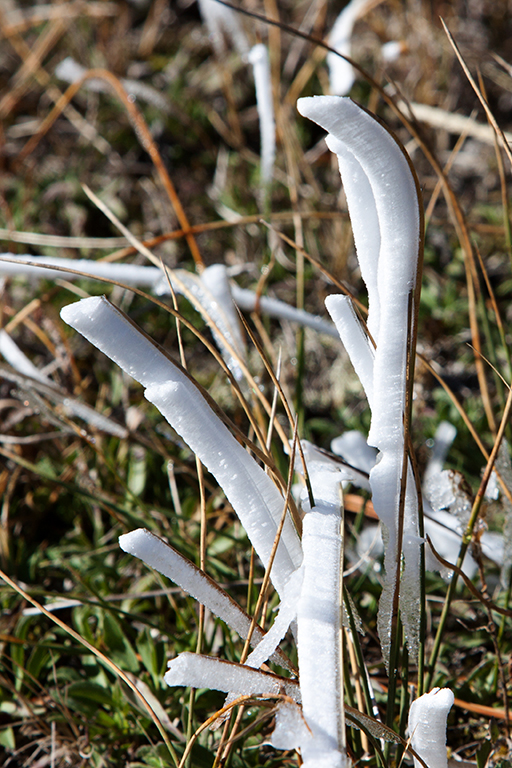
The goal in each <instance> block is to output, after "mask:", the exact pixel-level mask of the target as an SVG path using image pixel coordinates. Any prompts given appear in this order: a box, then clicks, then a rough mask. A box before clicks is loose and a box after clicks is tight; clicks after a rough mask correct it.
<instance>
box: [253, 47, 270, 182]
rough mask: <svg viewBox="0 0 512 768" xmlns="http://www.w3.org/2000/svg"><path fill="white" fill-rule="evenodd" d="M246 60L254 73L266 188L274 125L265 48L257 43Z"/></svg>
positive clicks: (262, 172)
mask: <svg viewBox="0 0 512 768" xmlns="http://www.w3.org/2000/svg"><path fill="white" fill-rule="evenodd" d="M248 58H249V62H250V63H251V64H252V68H253V73H254V84H255V86H256V106H257V109H258V118H259V121H260V140H261V183H262V184H263V185H264V186H266V185H267V184H270V182H271V181H272V173H273V169H274V160H275V157H276V124H275V120H274V102H273V97H272V79H271V77H270V62H269V60H268V51H267V47H266V46H265V45H263V43H258V44H257V45H255V46H254V48H251V50H250V51H249V57H248Z"/></svg>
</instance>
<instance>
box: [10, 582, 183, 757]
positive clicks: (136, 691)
mask: <svg viewBox="0 0 512 768" xmlns="http://www.w3.org/2000/svg"><path fill="white" fill-rule="evenodd" d="M0 579H3V581H5V583H6V584H8V585H9V586H10V587H11V589H13V590H14V591H15V592H17V593H18V594H19V595H21V597H23V598H24V600H26V601H27V602H28V603H31V605H33V606H34V607H35V608H37V609H38V610H39V611H41V613H42V614H44V615H45V616H46V618H47V619H50V621H52V622H53V623H54V624H56V625H57V626H58V627H60V628H61V629H63V630H64V632H66V633H67V634H68V635H69V636H70V637H72V638H73V639H74V640H76V641H77V642H78V643H80V644H81V645H83V646H84V647H85V648H87V650H88V651H90V652H91V653H92V654H93V656H95V657H96V658H97V659H98V661H99V662H100V663H101V664H103V665H104V666H106V667H108V668H109V669H110V670H111V671H112V672H113V673H114V674H115V675H116V676H117V677H119V679H120V680H122V681H123V682H124V683H126V685H127V686H128V688H130V689H131V691H132V693H133V694H134V696H135V697H136V698H137V699H138V700H139V701H140V703H141V704H142V706H143V707H144V708H145V709H146V711H147V712H148V715H149V716H150V718H151V720H152V721H153V722H154V724H155V725H156V727H157V728H158V732H159V733H160V736H161V738H162V741H163V742H164V744H165V745H166V747H167V749H168V750H169V754H170V755H171V757H172V759H173V761H174V764H175V765H178V759H177V755H176V752H175V750H174V747H173V746H172V744H171V742H170V741H169V737H168V736H167V733H166V732H165V729H164V727H163V726H162V723H161V722H160V720H159V719H158V717H157V716H156V714H155V712H154V710H153V709H152V707H151V705H150V704H149V702H148V701H147V700H146V699H145V697H144V695H143V694H142V693H141V692H140V691H139V689H138V688H137V686H136V685H135V684H134V683H133V682H132V681H131V680H130V678H129V677H128V676H127V675H126V674H125V673H124V672H123V670H122V669H120V668H119V667H118V666H117V664H114V662H113V661H112V660H111V659H109V658H108V656H106V655H105V654H104V653H102V652H101V651H99V650H98V649H97V648H95V647H94V645H91V643H89V641H88V640H86V639H85V638H83V637H82V636H81V635H80V634H79V633H78V632H76V631H75V630H74V629H73V628H72V627H69V626H68V625H67V624H65V622H63V621H61V620H60V619H59V618H58V617H57V616H55V615H54V614H53V613H51V612H50V611H47V610H46V608H45V607H44V605H41V603H38V601H37V600H35V599H34V598H33V597H31V595H29V594H28V592H26V591H25V590H24V589H22V587H20V586H19V584H16V582H15V581H13V580H12V579H11V578H10V577H9V576H7V574H6V573H4V572H3V571H1V570H0Z"/></svg>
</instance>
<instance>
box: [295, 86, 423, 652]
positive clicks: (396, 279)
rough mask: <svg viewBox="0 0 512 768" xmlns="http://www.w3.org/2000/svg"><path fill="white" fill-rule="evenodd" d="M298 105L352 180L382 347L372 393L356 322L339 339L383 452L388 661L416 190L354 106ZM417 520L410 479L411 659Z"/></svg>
mask: <svg viewBox="0 0 512 768" xmlns="http://www.w3.org/2000/svg"><path fill="white" fill-rule="evenodd" d="M297 106H298V109H299V112H300V113H301V114H302V115H304V116H305V117H309V118H310V119H311V120H313V121H314V122H316V123H318V124H319V125H321V126H322V127H323V128H325V130H327V131H329V136H328V137H327V145H328V146H329V148H330V149H331V150H332V151H333V152H335V153H336V154H337V155H338V159H339V164H340V171H341V173H342V176H343V174H344V173H345V174H346V175H347V182H348V183H347V186H346V193H347V202H348V207H349V211H350V215H351V217H353V219H354V225H355V226H354V236H355V238H356V246H357V254H358V258H359V260H360V263H361V271H362V273H363V277H364V279H365V281H366V282H367V284H368V290H369V296H370V301H369V317H368V327H369V329H370V332H371V334H372V337H373V340H374V342H375V344H376V350H375V355H374V358H373V377H372V379H373V387H371V386H369V385H368V378H369V375H370V374H369V373H368V371H369V368H370V367H371V361H370V355H369V353H368V352H364V353H363V355H361V353H360V352H359V351H358V349H357V346H358V345H357V344H356V333H355V330H354V323H353V321H349V322H348V324H346V327H344V328H343V329H341V330H342V332H344V333H345V334H347V330H348V336H346V337H345V336H343V337H342V341H343V342H344V343H346V345H347V348H348V349H349V353H351V354H354V355H355V358H354V367H355V368H356V370H359V371H361V376H362V384H363V386H364V387H365V388H368V390H369V403H370V407H371V410H372V419H371V427H370V433H369V435H368V444H369V445H372V446H374V447H375V448H377V449H378V450H379V451H380V456H379V458H378V461H377V463H376V465H375V467H374V468H373V469H372V471H371V474H370V484H371V487H372V494H373V504H374V507H375V511H376V512H377V514H378V515H379V517H380V519H381V521H382V522H383V523H384V525H385V526H386V527H387V529H388V536H387V542H386V544H387V547H386V581H385V584H384V589H383V595H382V599H381V604H380V611H379V628H380V638H381V643H382V649H383V653H384V657H385V658H387V656H388V653H389V646H390V629H391V606H392V595H393V593H394V591H395V588H396V587H395V580H396V572H397V557H398V551H397V544H398V542H397V533H398V531H397V525H398V509H399V500H400V478H401V475H402V471H403V454H404V431H403V419H404V411H405V394H406V386H405V385H406V363H407V352H408V350H407V333H408V314H409V302H410V300H411V296H412V294H413V292H414V289H415V279H416V269H417V260H418V253H419V243H420V231H419V226H420V213H419V204H418V193H417V189H416V185H415V182H414V178H413V176H412V173H411V170H410V167H409V164H408V162H407V160H406V158H405V156H404V155H403V153H402V151H401V150H400V149H399V147H398V145H397V143H396V142H395V140H394V139H393V138H392V136H391V135H390V134H389V133H388V132H387V131H386V130H385V129H384V128H383V127H382V126H381V125H380V124H379V123H377V121H376V120H374V118H373V117H371V116H370V115H369V114H368V113H367V112H365V111H363V110H361V109H360V108H359V107H357V106H356V105H355V104H354V103H353V102H352V101H350V99H342V98H337V97H334V96H320V97H313V98H306V99H300V100H299V102H298V105H297ZM343 180H345V178H344V176H343ZM365 227H366V229H365ZM368 230H371V231H368ZM377 247H378V251H377ZM375 280H376V283H375ZM336 301H338V300H336ZM408 475H409V472H408ZM417 518H418V512H417V500H416V492H415V487H414V484H411V483H410V482H408V490H407V497H406V510H405V521H404V536H403V547H402V552H403V555H404V558H405V561H406V562H405V571H404V577H403V580H402V589H401V592H400V608H401V611H402V615H403V619H404V626H405V628H406V633H407V641H408V644H409V648H410V651H411V654H412V656H414V655H415V653H416V651H417V638H418V635H419V612H418V606H419V579H414V581H412V580H411V578H412V575H414V574H416V573H417V571H418V567H419V559H420V557H419V556H420V541H419V538H418V520H417ZM406 577H407V583H406Z"/></svg>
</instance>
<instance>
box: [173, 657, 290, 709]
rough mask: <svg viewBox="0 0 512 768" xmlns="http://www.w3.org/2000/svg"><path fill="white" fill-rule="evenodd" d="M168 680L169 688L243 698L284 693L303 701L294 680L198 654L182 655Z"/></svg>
mask: <svg viewBox="0 0 512 768" xmlns="http://www.w3.org/2000/svg"><path fill="white" fill-rule="evenodd" d="M164 679H165V682H166V683H167V685H169V686H174V685H185V686H187V687H191V688H211V689H213V690H214V691H224V692H225V693H228V692H229V691H237V693H238V695H239V696H257V695H258V694H279V693H282V692H284V693H286V695H287V696H290V698H292V699H294V700H295V701H299V700H300V691H299V686H298V684H297V683H296V682H293V681H292V680H288V679H287V678H284V677H279V675H273V674H272V673H271V672H261V671H260V670H259V669H251V667H245V666H243V665H241V664H234V663H233V662H230V661H222V660H221V659H215V658H212V657H211V656H201V655H200V654H198V653H180V655H179V656H177V657H176V658H175V659H172V660H171V661H170V662H169V664H168V671H167V672H166V674H165V677H164Z"/></svg>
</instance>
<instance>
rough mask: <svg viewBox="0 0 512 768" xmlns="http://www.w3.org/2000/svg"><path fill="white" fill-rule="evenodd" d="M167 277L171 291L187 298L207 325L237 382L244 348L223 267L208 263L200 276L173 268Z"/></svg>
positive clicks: (239, 377)
mask: <svg viewBox="0 0 512 768" xmlns="http://www.w3.org/2000/svg"><path fill="white" fill-rule="evenodd" d="M169 278H170V280H171V284H172V287H173V289H174V290H176V291H177V292H179V293H183V294H184V295H185V296H187V298H188V299H189V301H190V302H191V303H192V306H193V307H194V308H195V309H196V310H197V311H198V312H199V313H200V314H201V316H202V317H203V318H204V320H205V322H206V323H207V324H208V325H209V327H210V328H211V331H212V334H213V337H214V339H215V343H216V344H217V346H218V348H219V349H220V351H221V353H222V356H223V357H224V359H225V361H226V363H227V365H228V367H229V369H230V370H231V372H232V373H233V375H234V376H235V378H236V379H237V380H238V381H240V380H241V379H242V377H243V374H242V369H241V368H240V364H239V360H242V361H245V358H246V354H245V345H244V341H243V338H242V334H241V332H240V320H239V318H238V314H237V311H236V308H235V305H234V303H233V298H232V296H231V288H230V284H229V280H228V277H227V272H226V267H225V266H224V265H223V264H212V266H211V267H207V268H206V269H205V270H204V272H203V273H202V274H201V275H196V274H194V273H193V272H187V271H186V270H184V269H175V270H172V271H170V273H169Z"/></svg>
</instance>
